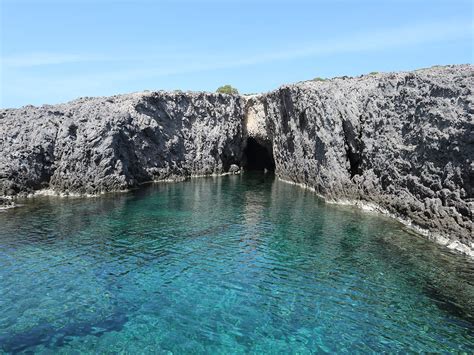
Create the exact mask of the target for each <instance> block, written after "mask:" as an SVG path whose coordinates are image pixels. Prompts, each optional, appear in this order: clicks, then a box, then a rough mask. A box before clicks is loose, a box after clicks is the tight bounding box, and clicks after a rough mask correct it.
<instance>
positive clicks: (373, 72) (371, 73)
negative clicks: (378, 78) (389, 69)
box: [369, 71, 379, 75]
mask: <svg viewBox="0 0 474 355" xmlns="http://www.w3.org/2000/svg"><path fill="white" fill-rule="evenodd" d="M378 73H379V72H378V71H371V72H370V73H369V75H375V74H378Z"/></svg>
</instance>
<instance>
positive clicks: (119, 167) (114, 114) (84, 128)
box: [0, 92, 243, 195]
mask: <svg viewBox="0 0 474 355" xmlns="http://www.w3.org/2000/svg"><path fill="white" fill-rule="evenodd" d="M241 102H242V99H241V98H239V97H235V96H229V95H218V94H204V93H199V94H189V93H187V94H181V93H162V92H155V93H138V94H130V95H120V96H115V97H110V98H85V99H79V100H76V101H73V102H70V103H67V104H62V105H55V106H42V107H39V108H37V107H32V106H29V107H24V108H21V109H18V110H2V111H1V112H0V122H1V125H0V148H1V151H2V155H1V156H0V191H1V193H2V194H3V195H16V194H21V193H29V192H32V191H34V190H37V189H40V188H50V189H53V190H55V191H58V192H68V193H81V194H84V193H87V194H95V193H100V192H105V191H114V190H123V189H127V188H129V187H133V186H136V185H138V184H140V183H142V182H146V181H152V180H163V179H171V180H176V179H183V178H186V177H188V176H191V175H204V174H214V173H216V174H218V173H223V172H224V171H227V170H228V168H229V166H230V165H231V164H233V163H238V162H240V160H241V151H242V148H241V147H242V144H243V143H242V140H243V129H242V121H243V118H242V112H243V110H242V104H241Z"/></svg>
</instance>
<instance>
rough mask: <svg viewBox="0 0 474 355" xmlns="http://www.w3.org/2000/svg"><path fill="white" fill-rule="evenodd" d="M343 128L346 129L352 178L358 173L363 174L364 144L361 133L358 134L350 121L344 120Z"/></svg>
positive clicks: (345, 136) (345, 139) (347, 150)
mask: <svg viewBox="0 0 474 355" xmlns="http://www.w3.org/2000/svg"><path fill="white" fill-rule="evenodd" d="M342 128H343V131H344V141H345V146H346V155H347V160H348V161H349V174H350V176H351V179H352V178H353V177H354V176H356V175H362V169H361V163H362V144H361V140H360V134H356V133H357V132H356V130H355V128H354V126H353V125H352V123H351V122H350V121H348V120H343V121H342Z"/></svg>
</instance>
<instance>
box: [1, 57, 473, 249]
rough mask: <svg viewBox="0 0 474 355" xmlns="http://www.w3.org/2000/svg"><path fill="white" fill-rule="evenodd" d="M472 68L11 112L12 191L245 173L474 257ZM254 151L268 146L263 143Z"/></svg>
mask: <svg viewBox="0 0 474 355" xmlns="http://www.w3.org/2000/svg"><path fill="white" fill-rule="evenodd" d="M473 92H474V67H473V66H472V65H456V66H444V67H432V68H428V69H422V70H417V71H414V72H400V73H380V74H370V75H365V76H360V77H354V78H349V77H340V78H334V79H330V80H325V81H321V80H318V81H305V82H300V83H296V84H292V85H285V86H282V87H281V88H279V89H277V90H275V91H272V92H269V93H266V94H262V95H252V96H239V95H226V94H210V93H182V92H174V93H166V92H142V93H134V94H128V95H117V96H113V97H108V98H107V97H104V98H81V99H78V100H75V101H72V102H69V103H66V104H60V105H54V106H50V105H45V106H42V107H34V106H25V107H22V108H20V109H3V110H0V151H1V154H0V196H18V195H25V194H28V193H31V192H33V191H35V190H39V189H43V188H48V189H51V190H54V191H56V192H58V193H59V192H61V193H66V194H67V193H78V194H97V193H101V192H107V191H116V190H124V189H128V188H130V187H134V186H137V185H139V184H140V183H142V182H146V181H152V180H163V179H171V180H180V179H184V178H187V177H190V176H193V175H209V174H221V173H224V172H228V171H229V168H230V167H231V166H232V164H236V165H238V166H243V167H244V168H245V166H246V161H247V159H246V156H245V152H246V151H245V147H246V142H247V140H248V138H252V144H260V145H261V146H262V147H264V148H265V149H266V150H267V151H268V152H269V153H270V155H271V156H272V159H273V161H272V164H274V166H275V174H276V175H277V176H278V177H279V178H281V179H283V180H286V181H291V182H294V183H299V184H303V185H305V186H308V187H311V188H312V189H314V190H315V191H316V192H317V193H319V194H320V195H322V196H323V197H325V198H326V199H327V200H329V201H336V202H344V201H347V202H351V203H355V204H361V205H366V206H371V207H372V208H375V209H378V210H380V211H383V212H386V213H390V214H392V215H394V216H396V217H399V218H402V219H404V220H405V221H406V222H409V223H412V224H413V226H415V227H416V228H419V230H422V231H423V232H424V233H425V234H426V235H428V236H430V237H433V238H434V239H436V240H437V241H438V242H442V243H443V244H447V245H448V246H449V247H451V248H453V249H457V250H460V251H462V252H464V253H467V254H471V255H472V256H474V244H473V243H474V237H473V209H474V163H473V157H474V130H473V127H474V126H473V125H474V122H473V117H474V94H473ZM255 142H256V143H255Z"/></svg>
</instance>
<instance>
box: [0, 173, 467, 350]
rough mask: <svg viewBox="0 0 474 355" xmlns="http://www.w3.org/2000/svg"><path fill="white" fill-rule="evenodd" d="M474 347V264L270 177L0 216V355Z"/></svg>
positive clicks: (153, 189) (384, 221) (398, 227)
mask: <svg viewBox="0 0 474 355" xmlns="http://www.w3.org/2000/svg"><path fill="white" fill-rule="evenodd" d="M120 352H125V353H163V354H165V353H166V354H169V353H177V354H182V353H193V354H195V353H210V354H215V353H232V354H234V353H259V354H260V353H270V354H274V353H284V354H287V353H298V354H305V353H313V352H331V353H332V352H338V353H343V352H347V353H366V352H466V353H473V352H474V263H473V262H472V260H470V259H468V258H466V257H463V256H461V255H457V254H455V253H452V252H450V251H449V250H448V249H445V248H443V247H440V246H438V245H436V244H435V243H432V242H430V241H428V240H425V239H424V238H422V237H420V236H418V235H416V234H414V233H411V232H409V231H408V230H406V229H405V227H404V226H403V225H402V224H400V223H398V222H396V221H393V220H391V219H389V218H386V217H383V216H379V215H376V214H373V213H367V212H363V211H360V210H357V209H356V208H351V207H343V206H335V205H328V204H325V203H324V202H323V201H322V200H321V199H320V198H318V197H317V196H316V195H315V194H314V193H313V192H311V191H308V190H305V189H301V188H299V187H297V186H293V185H289V184H285V183H283V182H280V181H278V180H276V179H275V178H274V177H273V176H271V175H263V174H258V173H246V174H244V175H236V176H224V177H215V178H199V179H193V180H190V181H185V182H181V183H155V184H151V185H149V186H146V187H143V188H140V189H138V190H135V191H131V192H129V193H125V194H109V195H104V196H101V197H98V198H55V197H37V198H34V199H31V200H28V201H25V203H24V205H23V206H21V207H19V208H15V209H9V210H6V211H3V212H1V213H0V353H46V354H58V353H59V354H61V353H63V354H71V353H120Z"/></svg>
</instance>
